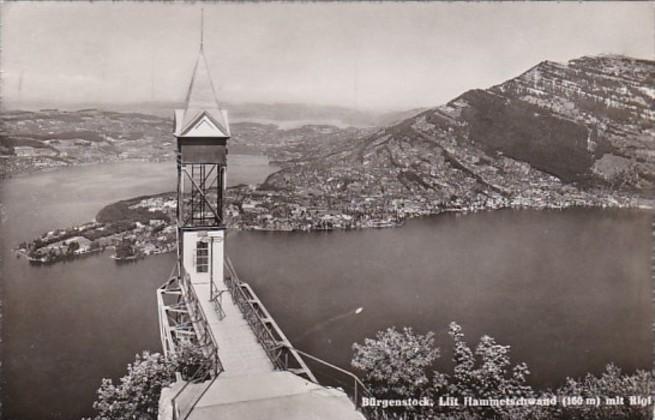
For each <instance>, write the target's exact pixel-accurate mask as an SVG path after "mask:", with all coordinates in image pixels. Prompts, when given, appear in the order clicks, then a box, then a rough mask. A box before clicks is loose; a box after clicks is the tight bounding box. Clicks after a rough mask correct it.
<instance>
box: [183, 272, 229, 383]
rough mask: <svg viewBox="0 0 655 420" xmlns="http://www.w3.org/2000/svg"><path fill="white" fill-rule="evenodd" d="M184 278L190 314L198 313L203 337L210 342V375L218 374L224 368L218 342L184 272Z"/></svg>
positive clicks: (187, 275)
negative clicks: (190, 309) (211, 363)
mask: <svg viewBox="0 0 655 420" xmlns="http://www.w3.org/2000/svg"><path fill="white" fill-rule="evenodd" d="M184 280H185V282H186V284H185V285H184V286H185V289H186V290H185V291H186V292H187V293H189V294H190V297H191V299H189V301H190V303H191V304H193V305H194V308H193V309H194V313H192V314H191V315H192V316H193V315H195V314H198V315H199V316H200V318H201V319H200V321H201V322H202V328H203V338H205V339H206V338H209V340H210V342H211V347H212V349H213V350H212V352H211V353H212V354H211V359H212V361H213V362H214V366H213V367H212V376H218V375H219V374H220V373H221V372H223V371H225V368H224V367H223V363H222V362H221V358H220V357H219V355H218V343H217V342H216V339H215V338H214V335H213V334H212V333H211V330H210V328H209V321H207V317H206V316H205V313H204V312H203V310H202V308H201V307H200V304H199V300H198V295H197V294H196V292H195V290H194V289H193V287H189V284H190V283H191V279H190V277H189V274H188V273H184Z"/></svg>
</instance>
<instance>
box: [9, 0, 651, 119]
mask: <svg viewBox="0 0 655 420" xmlns="http://www.w3.org/2000/svg"><path fill="white" fill-rule="evenodd" d="M0 7H1V8H2V10H1V11H2V17H1V19H2V21H1V23H2V28H1V29H0V35H1V37H0V43H1V46H2V50H1V52H0V59H1V60H0V70H2V76H1V79H0V81H1V82H2V85H1V87H2V99H3V102H4V103H5V105H7V106H10V105H11V104H12V103H17V102H18V103H29V102H39V103H46V104H51V105H52V106H53V107H56V106H57V105H64V104H71V103H98V104H102V103H130V102H140V101H178V100H182V99H183V98H184V94H185V93H186V89H187V86H188V83H189V80H190V77H191V71H192V69H193V64H194V62H195V58H196V56H197V54H198V48H199V39H200V15H201V8H203V9H204V15H205V18H204V21H205V24H204V28H205V29H204V39H205V54H206V56H207V59H208V62H209V66H210V70H211V73H212V76H213V80H214V84H215V86H216V89H217V95H218V96H219V100H221V101H226V102H262V103H276V102H293V103H311V104H325V105H340V106H345V107H351V108H358V109H367V110H400V109H410V108H415V107H424V106H436V105H440V104H443V103H445V102H447V101H448V100H450V99H452V98H454V97H456V96H457V95H459V94H461V93H462V92H464V91H466V90H468V89H473V88H487V87H489V86H492V85H495V84H498V83H501V82H503V81H505V80H507V79H510V78H512V77H515V76H517V75H519V74H520V73H522V72H524V71H526V70H527V69H529V68H530V67H532V66H534V65H536V64H537V63H539V62H541V61H543V60H552V61H558V62H566V61H568V60H570V59H573V58H577V57H580V56H584V55H595V54H601V53H612V54H624V55H628V56H633V57H638V58H646V59H655V32H654V31H655V3H652V2H641V3H612V2H592V3H555V2H548V3H526V2H510V3H484V2H472V3H463V2H458V3H453V2H448V3H446V2H435V3H413V2H403V3H400V2H399V3H380V2H375V3H311V2H307V3H284V2H280V3H246V4H236V3H200V2H194V3H174V4H170V3H146V2H135V3H131V2H111V3H110V2H100V3H98V2H94V3H77V2H46V3H40V2H31V1H27V2H10V3H7V2H5V3H3V4H2V5H1V6H0Z"/></svg>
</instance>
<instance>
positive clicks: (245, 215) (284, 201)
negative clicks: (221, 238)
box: [16, 183, 653, 264]
mask: <svg viewBox="0 0 655 420" xmlns="http://www.w3.org/2000/svg"><path fill="white" fill-rule="evenodd" d="M317 185H321V186H322V187H323V190H322V191H321V189H320V188H319V189H318V190H316V189H315V190H314V191H305V190H301V191H300V192H297V193H294V194H288V193H287V192H285V191H272V190H270V189H267V188H266V187H265V186H259V187H258V186H255V185H240V186H236V187H231V188H229V189H228V193H227V197H226V221H227V223H226V225H227V228H228V229H236V230H252V231H281V232H294V231H300V232H310V231H332V230H353V229H369V228H388V227H396V226H401V225H402V224H403V223H404V222H405V221H406V220H408V219H411V218H414V217H419V216H428V215H438V214H441V213H449V212H456V213H472V212H478V211H491V210H500V209H508V208H514V209H518V208H522V209H525V208H532V209H564V208H570V207H612V208H651V209H652V208H653V203H651V202H648V201H645V200H641V199H637V198H634V197H630V196H627V195H621V194H616V193H613V194H612V193H605V194H604V195H603V194H601V193H599V192H596V193H593V194H592V193H589V192H583V191H579V190H575V189H574V188H566V189H564V191H559V192H550V194H539V195H525V196H520V195H517V196H514V197H510V198H507V197H503V196H501V195H500V194H498V195H491V196H483V195H478V196H476V197H474V198H473V199H472V200H470V201H466V200H468V198H467V199H462V198H456V199H453V200H452V201H450V202H443V201H437V200H432V201H431V200H430V199H428V198H425V197H418V198H410V197H404V198H392V196H385V195H381V194H371V195H366V194H361V193H359V192H358V189H356V188H355V189H351V190H350V193H346V194H344V195H342V196H335V195H327V194H321V192H322V193H325V192H329V191H330V187H329V183H325V184H317ZM326 185H327V186H326ZM326 190H327V191H326ZM346 197H347V199H346ZM469 198H470V197H469ZM176 206H177V199H176V196H175V194H174V193H172V192H171V193H164V194H157V195H154V196H145V197H137V198H134V199H130V200H124V201H119V202H117V203H113V204H110V205H108V206H106V207H105V208H103V209H102V210H101V211H100V212H99V213H98V215H97V216H96V220H94V221H90V222H87V223H84V224H81V225H76V226H72V227H68V228H61V229H54V230H52V231H49V232H46V233H44V234H43V235H41V236H40V237H38V238H36V239H34V240H32V241H30V242H25V243H22V244H20V245H18V247H17V249H16V252H17V255H19V256H24V257H26V258H27V259H28V260H29V261H30V262H31V263H35V264H51V263H55V262H60V261H65V260H69V259H72V258H77V257H83V256H85V255H90V254H95V253H99V252H103V251H105V250H111V251H113V252H112V254H111V258H113V259H114V260H116V261H117V262H122V261H130V260H135V259H138V258H143V257H146V256H149V255H156V254H162V253H167V252H172V251H174V250H175V245H176V243H175V240H176V239H175V238H176V235H175V225H174V218H175V208H176Z"/></svg>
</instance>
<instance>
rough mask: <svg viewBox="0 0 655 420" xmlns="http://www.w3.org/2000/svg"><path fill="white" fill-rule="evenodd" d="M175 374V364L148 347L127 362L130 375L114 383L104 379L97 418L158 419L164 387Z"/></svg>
mask: <svg viewBox="0 0 655 420" xmlns="http://www.w3.org/2000/svg"><path fill="white" fill-rule="evenodd" d="M174 378H175V369H174V365H173V364H171V363H167V362H166V359H165V358H164V357H163V356H162V355H161V354H158V353H152V354H151V353H149V352H147V351H144V352H143V353H142V354H140V355H139V354H137V355H136V360H135V361H134V363H132V364H129V365H127V375H125V376H123V377H122V378H121V379H120V383H118V384H117V385H114V384H113V382H112V380H111V379H103V380H102V384H101V386H100V389H98V398H97V400H96V401H95V402H94V403H93V408H94V409H95V410H96V411H97V412H98V415H97V416H96V417H95V420H137V419H138V420H141V419H153V420H154V419H156V418H157V412H158V407H159V395H160V394H161V389H162V388H163V387H165V386H168V385H170V384H171V383H172V382H173V379H174Z"/></svg>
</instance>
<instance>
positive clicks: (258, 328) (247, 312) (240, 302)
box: [225, 257, 316, 382]
mask: <svg viewBox="0 0 655 420" xmlns="http://www.w3.org/2000/svg"><path fill="white" fill-rule="evenodd" d="M225 267H226V269H227V275H226V276H225V282H226V283H227V286H228V290H229V291H230V293H231V295H232V298H233V299H234V301H235V303H236V304H237V306H238V307H239V309H240V310H241V313H242V314H243V316H244V318H245V319H246V321H247V322H248V324H249V325H250V327H251V328H252V330H253V332H254V333H255V336H256V337H257V340H258V341H259V342H260V344H261V345H262V347H263V348H264V351H265V352H266V355H267V356H268V357H269V359H270V360H271V362H272V363H273V365H274V366H275V367H276V368H277V369H280V370H288V369H289V357H288V356H289V354H291V357H292V359H293V360H295V362H296V364H297V365H298V368H297V369H296V370H297V371H298V372H297V373H298V374H302V375H305V376H306V377H307V378H309V379H310V380H311V381H313V382H316V378H315V377H314V375H313V374H312V372H311V371H310V370H309V368H308V367H307V365H306V364H305V362H304V361H303V360H302V358H301V357H300V356H299V355H298V354H297V353H295V351H294V350H293V346H291V343H290V342H289V340H288V339H287V337H286V336H285V335H284V332H282V330H281V329H280V327H279V326H278V325H277V323H276V322H275V320H274V319H273V318H272V317H271V316H270V314H269V313H268V311H267V310H266V307H264V304H263V303H262V302H261V301H260V300H259V298H258V297H257V295H256V294H255V292H254V291H253V290H252V288H251V287H250V286H249V285H248V283H244V282H242V281H241V280H240V279H239V276H238V275H237V273H236V270H235V269H234V266H233V265H232V261H230V259H229V258H228V257H226V258H225ZM246 290H247V293H246ZM248 294H250V297H249V296H248ZM276 335H277V337H276ZM285 351H286V354H283V353H284V352H285ZM282 356H284V358H283V357H282Z"/></svg>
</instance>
